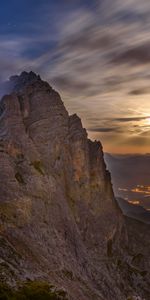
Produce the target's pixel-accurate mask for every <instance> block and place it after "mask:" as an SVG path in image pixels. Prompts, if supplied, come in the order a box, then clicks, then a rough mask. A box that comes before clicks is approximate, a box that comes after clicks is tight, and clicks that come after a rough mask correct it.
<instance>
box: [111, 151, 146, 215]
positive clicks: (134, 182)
mask: <svg viewBox="0 0 150 300" xmlns="http://www.w3.org/2000/svg"><path fill="white" fill-rule="evenodd" d="M105 162H106V164H107V167H108V168H109V170H110V172H111V174H112V183H113V188H114V192H115V195H116V196H118V197H122V198H124V199H125V200H128V201H129V202H130V203H132V204H139V205H142V206H143V207H144V208H146V209H148V210H150V168H149V165H150V154H145V155H138V154H135V155H114V154H108V153H105Z"/></svg>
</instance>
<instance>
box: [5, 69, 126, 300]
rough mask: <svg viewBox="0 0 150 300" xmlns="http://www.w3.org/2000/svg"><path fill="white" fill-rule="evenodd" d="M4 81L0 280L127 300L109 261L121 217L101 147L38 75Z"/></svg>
mask: <svg viewBox="0 0 150 300" xmlns="http://www.w3.org/2000/svg"><path fill="white" fill-rule="evenodd" d="M10 82H11V89H12V93H11V95H8V96H5V97H3V99H2V100H1V102H0V195H1V196H0V240H1V243H0V255H1V260H0V264H1V268H0V279H1V280H7V281H8V282H10V283H11V284H14V283H15V282H17V281H18V280H19V281H22V280H26V279H31V280H32V279H36V278H40V279H45V280H48V281H50V282H52V283H54V284H56V285H57V286H58V287H63V288H65V289H66V290H67V292H68V294H69V297H70V299H76V298H79V299H82V300H88V299H89V300H91V299H95V300H96V299H108V300H109V299H111V300H112V299H114V300H117V299H118V300H119V299H122V300H123V299H126V295H127V293H128V291H127V292H126V294H124V290H123V289H122V282H123V279H120V278H119V277H118V279H116V274H117V271H115V268H116V267H115V266H116V265H113V262H112V261H111V263H109V260H110V259H111V258H110V257H109V258H108V256H111V255H112V249H111V248H112V240H113V239H115V238H116V237H115V234H114V233H115V232H116V228H118V229H117V230H118V232H119V230H120V232H119V234H120V235H121V230H122V226H123V225H122V224H123V221H122V218H123V217H122V215H121V214H120V211H119V209H118V208H117V206H116V204H115V201H114V195H113V191H112V186H111V181H110V175H109V172H108V171H107V170H106V166H105V163H104V159H103V151H102V146H101V144H100V143H99V142H96V141H95V142H92V141H90V140H89V139H88V138H87V133H86V130H85V129H84V128H83V127H82V123H81V120H80V119H79V117H78V116H77V115H72V116H69V115H68V112H67V111H66V109H65V107H64V105H63V102H62V100H61V98H60V96H59V94H58V93H57V92H56V91H54V90H53V89H52V88H51V87H50V86H49V84H48V83H46V82H44V81H42V80H41V79H40V77H39V76H37V75H36V74H34V73H33V72H30V73H26V72H23V73H22V74H21V75H20V76H13V77H12V78H11V81H10ZM117 224H119V225H117ZM119 228H120V229H119ZM121 236H122V235H121ZM115 243H116V245H117V243H118V241H117V242H115ZM116 249H117V246H116ZM106 262H107V263H106ZM115 272H116V273H115ZM118 274H119V273H118ZM117 276H119V275H117Z"/></svg>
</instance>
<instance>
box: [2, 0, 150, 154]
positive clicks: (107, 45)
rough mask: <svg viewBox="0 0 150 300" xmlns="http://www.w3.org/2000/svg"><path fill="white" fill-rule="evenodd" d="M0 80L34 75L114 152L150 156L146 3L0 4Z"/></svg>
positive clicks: (50, 0) (54, 0)
mask: <svg viewBox="0 0 150 300" xmlns="http://www.w3.org/2000/svg"><path fill="white" fill-rule="evenodd" d="M0 45H1V47H0V70H1V72H0V81H1V82H3V81H5V80H6V79H8V78H9V76H11V75H14V74H18V73H20V72H22V71H23V70H26V71H30V70H32V71H34V72H37V73H39V74H40V75H41V77H42V78H43V79H44V80H47V81H48V82H49V83H50V85H52V86H53V87H54V88H55V89H57V90H58V91H59V92H60V94H61V97H62V99H63V101H64V103H65V106H66V108H67V109H68V110H69V113H70V114H72V113H77V114H78V115H79V116H80V117H81V118H82V122H83V125H84V127H86V128H87V130H88V135H89V137H90V138H92V139H97V140H99V139H100V140H101V142H102V144H103V147H104V151H106V152H111V153H150V84H149V82H150V1H149V0H142V1H141V0H125V1H122V0H105V1H104V0H92V1H91V0H87V1H85V0H82V1H81V0H5V1H3V0H2V1H1V9H0Z"/></svg>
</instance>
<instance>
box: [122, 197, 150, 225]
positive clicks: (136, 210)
mask: <svg viewBox="0 0 150 300" xmlns="http://www.w3.org/2000/svg"><path fill="white" fill-rule="evenodd" d="M116 200H117V202H118V204H119V207H120V209H121V211H122V212H123V214H124V215H125V216H128V217H131V218H133V219H136V220H139V221H142V222H144V223H146V224H150V212H149V211H147V210H146V209H145V208H144V207H143V206H140V205H137V204H132V203H130V202H128V201H126V200H124V199H122V198H118V197H116Z"/></svg>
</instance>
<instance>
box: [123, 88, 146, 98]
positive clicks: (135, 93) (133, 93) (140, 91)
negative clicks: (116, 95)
mask: <svg viewBox="0 0 150 300" xmlns="http://www.w3.org/2000/svg"><path fill="white" fill-rule="evenodd" d="M149 93H150V88H149V87H145V88H139V89H135V90H132V91H130V92H129V93H128V94H129V95H131V96H139V95H144V94H149Z"/></svg>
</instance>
